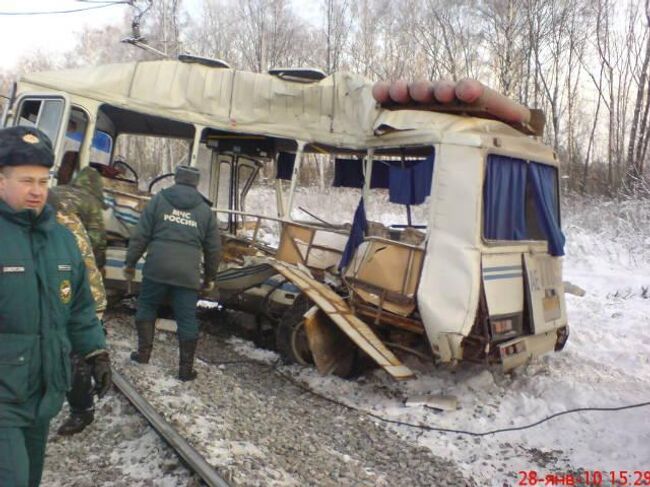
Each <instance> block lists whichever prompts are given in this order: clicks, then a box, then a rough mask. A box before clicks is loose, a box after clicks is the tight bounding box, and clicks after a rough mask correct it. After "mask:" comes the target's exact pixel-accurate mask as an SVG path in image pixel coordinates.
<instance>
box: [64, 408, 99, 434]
mask: <svg viewBox="0 0 650 487" xmlns="http://www.w3.org/2000/svg"><path fill="white" fill-rule="evenodd" d="M94 419H95V413H94V411H81V412H72V413H70V417H68V419H66V420H65V422H64V423H63V424H62V425H61V426H60V427H59V430H58V431H57V433H58V434H60V435H61V436H72V435H75V434H77V433H81V432H82V431H83V430H84V428H85V427H86V426H88V425H89V424H90V423H92V422H93V420H94Z"/></svg>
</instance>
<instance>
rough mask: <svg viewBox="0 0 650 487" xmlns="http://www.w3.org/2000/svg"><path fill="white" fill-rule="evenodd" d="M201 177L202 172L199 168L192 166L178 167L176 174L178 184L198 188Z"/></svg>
mask: <svg viewBox="0 0 650 487" xmlns="http://www.w3.org/2000/svg"><path fill="white" fill-rule="evenodd" d="M199 179H201V173H200V172H199V170H198V169H197V168H195V167H190V166H177V167H176V173H175V175H174V181H176V184H185V185H187V186H194V187H195V188H196V187H197V186H198V185H199Z"/></svg>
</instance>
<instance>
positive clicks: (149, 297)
mask: <svg viewBox="0 0 650 487" xmlns="http://www.w3.org/2000/svg"><path fill="white" fill-rule="evenodd" d="M167 296H169V297H170V298H171V303H172V309H173V310H174V318H176V323H177V325H178V332H177V334H178V339H179V340H180V341H182V342H184V341H188V340H196V339H197V338H198V337H199V322H198V321H197V319H196V302H197V301H198V300H199V292H198V291H197V290H196V289H189V288H186V287H180V286H172V285H170V284H162V283H160V282H155V281H152V280H151V279H147V278H146V277H145V278H144V279H143V280H142V286H141V287H140V296H138V310H137V311H136V313H135V319H136V320H137V321H150V320H155V319H156V318H157V317H158V307H159V306H160V305H161V304H162V302H163V300H164V299H165V298H166V297H167Z"/></svg>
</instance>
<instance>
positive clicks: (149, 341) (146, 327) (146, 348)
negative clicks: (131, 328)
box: [131, 320, 156, 364]
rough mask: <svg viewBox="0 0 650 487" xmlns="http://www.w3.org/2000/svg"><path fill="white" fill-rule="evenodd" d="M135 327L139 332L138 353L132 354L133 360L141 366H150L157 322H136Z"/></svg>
mask: <svg viewBox="0 0 650 487" xmlns="http://www.w3.org/2000/svg"><path fill="white" fill-rule="evenodd" d="M135 327H136V329H137V330H138V351H137V352H131V360H134V361H136V362H139V363H141V364H148V363H149V358H151V351H152V350H153V334H154V330H155V328H156V320H136V322H135Z"/></svg>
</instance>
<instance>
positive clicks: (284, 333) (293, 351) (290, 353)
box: [275, 294, 314, 365]
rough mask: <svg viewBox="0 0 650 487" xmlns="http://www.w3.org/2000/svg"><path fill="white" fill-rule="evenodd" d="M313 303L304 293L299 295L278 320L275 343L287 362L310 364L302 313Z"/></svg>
mask: <svg viewBox="0 0 650 487" xmlns="http://www.w3.org/2000/svg"><path fill="white" fill-rule="evenodd" d="M312 306H313V304H312V303H311V301H309V299H307V297H306V296H305V295H304V294H301V295H299V296H298V297H297V298H296V300H295V301H294V302H293V304H292V305H291V306H290V307H289V309H287V310H286V311H285V312H284V314H283V315H282V317H281V318H280V320H279V321H278V325H277V329H276V332H275V345H276V348H277V349H278V352H280V355H281V356H282V358H283V359H284V360H285V362H287V363H294V364H301V365H312V364H313V363H314V358H313V357H312V355H311V351H310V350H309V342H308V341H307V332H306V331H305V317H304V314H305V313H306V312H307V311H309V308H311V307H312Z"/></svg>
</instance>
